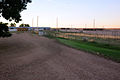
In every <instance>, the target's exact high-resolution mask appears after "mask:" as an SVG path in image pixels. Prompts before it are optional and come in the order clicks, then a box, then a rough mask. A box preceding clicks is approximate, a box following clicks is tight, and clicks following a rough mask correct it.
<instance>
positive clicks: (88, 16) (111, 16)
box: [2, 0, 120, 27]
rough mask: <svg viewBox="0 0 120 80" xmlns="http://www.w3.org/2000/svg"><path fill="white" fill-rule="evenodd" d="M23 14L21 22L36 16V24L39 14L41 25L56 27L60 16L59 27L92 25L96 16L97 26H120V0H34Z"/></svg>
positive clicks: (30, 20)
mask: <svg viewBox="0 0 120 80" xmlns="http://www.w3.org/2000/svg"><path fill="white" fill-rule="evenodd" d="M21 14H22V19H23V21H21V22H20V23H28V24H30V25H32V18H34V26H36V25H37V22H36V20H37V16H39V26H52V27H55V26H56V18H57V17H58V20H59V27H62V26H64V27H65V26H66V27H70V25H73V26H72V27H75V26H76V27H84V26H85V24H87V27H92V26H93V19H94V18H95V19H96V27H103V26H108V27H120V0H32V3H30V4H29V5H28V7H27V10H25V11H23V12H22V13H21ZM2 20H3V19H2ZM3 21H5V20H3Z"/></svg>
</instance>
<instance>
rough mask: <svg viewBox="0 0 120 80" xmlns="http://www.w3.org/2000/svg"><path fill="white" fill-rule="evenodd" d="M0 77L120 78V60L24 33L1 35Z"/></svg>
mask: <svg viewBox="0 0 120 80" xmlns="http://www.w3.org/2000/svg"><path fill="white" fill-rule="evenodd" d="M108 54H109V53H108ZM0 80H120V63H116V62H113V61H111V60H107V59H104V58H102V57H99V56H96V55H92V54H89V53H86V52H83V51H79V50H76V49H72V48H69V47H67V46H64V45H62V44H59V43H58V42H56V41H55V40H52V39H48V38H45V37H39V36H36V35H32V34H31V33H21V34H14V35H13V36H12V37H10V38H5V39H1V38H0Z"/></svg>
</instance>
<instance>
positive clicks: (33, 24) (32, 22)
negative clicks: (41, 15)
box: [32, 18, 34, 27]
mask: <svg viewBox="0 0 120 80" xmlns="http://www.w3.org/2000/svg"><path fill="white" fill-rule="evenodd" d="M33 25H34V18H32V27H33Z"/></svg>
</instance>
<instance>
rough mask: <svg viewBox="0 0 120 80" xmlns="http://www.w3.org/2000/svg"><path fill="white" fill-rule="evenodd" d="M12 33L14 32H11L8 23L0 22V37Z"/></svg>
mask: <svg viewBox="0 0 120 80" xmlns="http://www.w3.org/2000/svg"><path fill="white" fill-rule="evenodd" d="M11 35H12V34H11V33H10V32H9V29H8V26H7V24H6V23H2V22H0V37H3V38H4V37H10V36H11Z"/></svg>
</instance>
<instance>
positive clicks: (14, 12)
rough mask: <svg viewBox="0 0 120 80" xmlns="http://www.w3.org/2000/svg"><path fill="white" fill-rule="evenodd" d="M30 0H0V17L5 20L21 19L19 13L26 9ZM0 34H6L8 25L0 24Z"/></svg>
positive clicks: (17, 20) (16, 20)
mask: <svg viewBox="0 0 120 80" xmlns="http://www.w3.org/2000/svg"><path fill="white" fill-rule="evenodd" d="M31 1H32V0H0V17H1V16H2V17H3V18H5V19H6V20H9V21H12V20H14V21H15V22H17V23H18V22H19V21H21V20H22V19H21V15H20V13H21V12H22V11H23V10H25V9H26V7H27V4H28V3H31ZM0 29H1V30H0V36H1V37H2V36H3V37H5V35H6V34H8V27H7V25H5V24H2V23H1V24H0ZM6 37H7V36H6Z"/></svg>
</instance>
